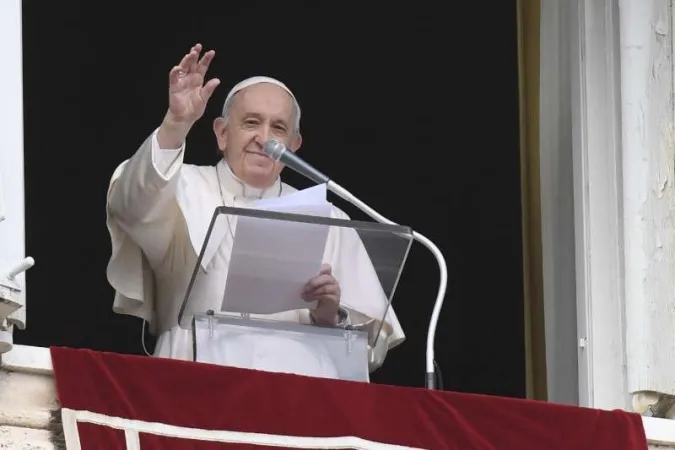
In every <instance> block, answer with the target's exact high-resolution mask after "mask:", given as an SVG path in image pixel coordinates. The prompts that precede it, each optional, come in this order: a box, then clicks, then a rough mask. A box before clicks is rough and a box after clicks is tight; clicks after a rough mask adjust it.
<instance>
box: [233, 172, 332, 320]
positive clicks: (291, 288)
mask: <svg viewBox="0 0 675 450" xmlns="http://www.w3.org/2000/svg"><path fill="white" fill-rule="evenodd" d="M253 208H255V209H261V210H270V211H277V212H283V213H295V214H306V215H314V216H322V217H330V214H331V204H330V203H328V201H327V200H326V186H325V185H319V186H315V187H312V188H309V189H305V190H303V191H299V192H296V193H294V194H291V195H287V196H283V197H278V198H273V199H264V200H261V201H259V202H256V203H254V204H253ZM329 229H330V227H329V226H327V225H318V224H311V223H299V222H292V221H285V220H272V219H260V218H253V217H245V216H241V217H239V218H238V220H237V225H236V228H235V231H234V243H233V248H232V254H231V257H230V268H229V272H228V276H227V281H226V285H225V294H224V296H223V303H222V310H223V311H230V312H239V313H251V314H274V313H278V312H282V311H290V310H297V309H304V308H307V307H308V306H309V307H310V308H313V307H314V306H315V303H314V304H310V305H308V304H307V302H306V301H305V300H303V290H304V288H305V286H306V284H307V282H308V280H310V279H312V278H313V277H314V276H315V275H316V274H317V273H318V272H319V269H320V267H321V263H322V260H323V256H324V253H325V250H326V243H327V240H328V232H329Z"/></svg>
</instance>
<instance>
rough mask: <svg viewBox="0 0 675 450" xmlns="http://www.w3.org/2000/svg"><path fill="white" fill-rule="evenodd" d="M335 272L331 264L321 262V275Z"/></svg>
mask: <svg viewBox="0 0 675 450" xmlns="http://www.w3.org/2000/svg"><path fill="white" fill-rule="evenodd" d="M332 273H333V268H332V267H331V266H330V264H321V268H320V269H319V275H330V274H332Z"/></svg>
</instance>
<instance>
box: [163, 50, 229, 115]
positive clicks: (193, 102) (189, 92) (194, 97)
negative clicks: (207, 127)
mask: <svg viewBox="0 0 675 450" xmlns="http://www.w3.org/2000/svg"><path fill="white" fill-rule="evenodd" d="M201 51H202V46H201V44H196V45H195V46H193V47H192V49H191V50H190V52H189V53H188V54H187V55H185V56H184V57H183V59H182V60H181V62H180V64H178V65H177V66H175V67H173V68H172V69H171V72H170V73H169V113H170V114H171V116H172V118H173V119H174V120H175V121H177V122H183V123H194V122H196V121H197V120H199V118H200V117H201V116H202V114H204V110H205V109H206V104H207V103H208V101H209V98H211V95H212V94H213V91H214V90H215V89H216V87H217V86H218V84H219V83H220V80H218V79H217V78H213V79H211V80H209V81H208V82H207V83H206V84H204V80H205V77H206V72H207V70H208V69H209V65H210V64H211V61H212V60H213V57H214V56H215V54H216V52H215V51H213V50H209V51H208V52H206V53H205V54H204V56H202V58H201V59H199V55H200V53H201Z"/></svg>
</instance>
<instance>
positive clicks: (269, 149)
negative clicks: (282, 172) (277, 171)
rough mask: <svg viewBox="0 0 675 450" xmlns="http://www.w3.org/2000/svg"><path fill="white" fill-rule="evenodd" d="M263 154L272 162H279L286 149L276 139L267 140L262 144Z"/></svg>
mask: <svg viewBox="0 0 675 450" xmlns="http://www.w3.org/2000/svg"><path fill="white" fill-rule="evenodd" d="M263 152H265V154H266V155H267V156H269V157H270V158H272V159H273V160H275V161H279V160H280V159H281V155H283V154H284V153H285V152H286V147H285V146H284V144H282V143H281V142H279V141H277V140H276V139H268V140H267V141H266V142H265V144H263Z"/></svg>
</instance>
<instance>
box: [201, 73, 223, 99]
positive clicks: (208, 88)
mask: <svg viewBox="0 0 675 450" xmlns="http://www.w3.org/2000/svg"><path fill="white" fill-rule="evenodd" d="M219 84H220V80H219V79H218V78H213V79H211V80H209V81H208V83H206V84H205V85H204V87H203V88H202V99H203V100H204V101H205V102H208V101H209V99H210V98H211V96H212V95H213V91H215V90H216V88H217V87H218V85H219Z"/></svg>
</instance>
